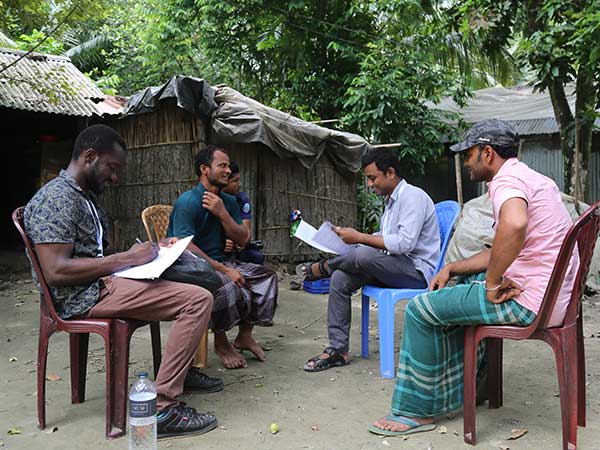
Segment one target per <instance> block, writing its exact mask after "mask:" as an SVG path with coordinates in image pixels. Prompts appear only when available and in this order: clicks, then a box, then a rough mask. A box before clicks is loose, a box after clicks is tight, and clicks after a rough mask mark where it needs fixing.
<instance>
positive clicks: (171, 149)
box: [101, 102, 357, 263]
mask: <svg viewBox="0 0 600 450" xmlns="http://www.w3.org/2000/svg"><path fill="white" fill-rule="evenodd" d="M108 124H109V125H111V126H113V127H114V128H116V129H117V130H118V131H119V133H121V135H122V136H123V138H124V139H125V142H126V143H127V146H128V148H129V152H128V155H127V166H126V167H125V169H124V170H123V173H122V174H120V177H119V178H120V184H119V185H118V186H114V187H110V188H109V189H107V192H106V193H105V194H104V195H103V196H102V197H101V199H102V205H103V207H104V208H105V210H106V211H107V213H108V214H109V216H110V217H111V218H112V219H113V228H114V236H115V238H114V239H115V243H116V246H117V248H118V249H120V250H123V249H126V248H128V247H129V246H131V245H132V243H133V242H135V238H136V237H139V238H141V239H145V238H146V234H145V231H144V228H143V225H142V221H141V212H142V210H143V209H144V208H146V207H147V206H150V205H153V204H159V203H160V204H173V203H174V202H175V200H176V199H177V197H178V196H179V195H180V194H181V193H182V192H184V191H186V190H188V189H191V188H192V187H193V186H194V185H195V184H196V183H197V176H196V174H195V172H194V167H193V166H194V155H195V154H196V152H197V151H198V149H199V148H200V147H201V145H203V144H204V142H205V140H206V132H205V128H204V124H203V123H202V122H201V121H200V119H198V118H197V117H195V116H194V115H192V114H189V113H187V112H185V111H183V110H182V109H180V108H178V107H177V106H176V104H175V103H174V102H164V103H163V104H162V105H161V106H160V108H158V110H156V111H154V112H151V113H148V114H141V115H137V116H131V117H127V118H124V119H120V120H113V121H111V122H109V123H108ZM225 150H226V151H227V152H228V154H229V156H230V158H231V159H232V160H233V161H236V162H237V163H238V165H239V166H240V169H241V175H242V189H243V190H244V191H245V192H246V193H248V195H249V196H250V199H251V201H252V206H253V208H254V212H253V224H252V234H253V236H252V237H253V239H261V240H262V241H263V243H264V244H265V249H264V251H265V254H266V256H267V258H268V259H270V260H277V261H285V262H290V263H291V262H297V261H304V260H307V259H309V258H313V257H315V256H317V252H316V251H315V250H314V249H313V248H312V247H309V246H308V245H306V244H300V241H299V240H297V239H291V238H290V237H289V214H290V211H291V210H292V209H300V210H301V211H302V213H303V216H304V219H305V220H307V221H308V222H309V223H311V224H312V225H314V226H319V225H320V224H321V222H322V221H324V220H329V221H331V222H333V223H336V224H339V225H343V226H356V218H357V206H356V178H355V177H343V176H341V175H340V174H339V173H338V172H337V171H336V170H335V169H334V166H333V164H332V163H331V162H330V161H329V159H328V158H322V159H321V160H320V161H318V162H317V164H316V165H315V167H313V168H312V169H311V170H306V169H305V168H304V167H303V166H302V165H301V164H300V163H299V162H298V161H297V160H295V159H289V160H281V159H279V158H278V157H277V156H276V155H275V154H274V153H273V152H272V151H271V150H270V149H269V148H267V147H266V146H264V145H262V144H235V145H230V146H226V148H225Z"/></svg>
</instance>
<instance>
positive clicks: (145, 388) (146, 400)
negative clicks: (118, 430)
mask: <svg viewBox="0 0 600 450" xmlns="http://www.w3.org/2000/svg"><path fill="white" fill-rule="evenodd" d="M137 376H138V378H137V380H136V381H135V383H133V386H131V389H130V390H129V450H156V387H154V383H153V382H152V381H151V380H149V379H148V372H139V373H138V375H137Z"/></svg>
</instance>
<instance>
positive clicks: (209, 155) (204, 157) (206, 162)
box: [194, 145, 224, 177]
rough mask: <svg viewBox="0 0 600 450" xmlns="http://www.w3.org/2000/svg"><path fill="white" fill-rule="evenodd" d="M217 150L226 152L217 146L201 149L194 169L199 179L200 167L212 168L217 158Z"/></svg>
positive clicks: (197, 154)
mask: <svg viewBox="0 0 600 450" xmlns="http://www.w3.org/2000/svg"><path fill="white" fill-rule="evenodd" d="M217 150H219V151H224V150H223V149H221V148H219V147H217V146H216V145H207V146H206V147H204V148H202V149H200V151H199V152H198V153H196V158H195V160H194V169H195V170H196V175H198V177H200V174H201V173H200V166H209V167H210V165H211V164H212V162H213V159H214V157H215V152H216V151H217Z"/></svg>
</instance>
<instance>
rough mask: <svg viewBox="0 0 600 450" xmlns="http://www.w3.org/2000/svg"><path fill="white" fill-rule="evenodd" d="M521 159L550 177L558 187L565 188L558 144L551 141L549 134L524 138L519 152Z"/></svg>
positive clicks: (562, 163) (562, 164)
mask: <svg viewBox="0 0 600 450" xmlns="http://www.w3.org/2000/svg"><path fill="white" fill-rule="evenodd" d="M519 158H520V159H521V161H523V162H524V163H525V164H527V165H528V166H529V167H531V168H532V169H533V170H536V171H538V172H540V173H542V174H544V175H546V176H547V177H549V178H552V179H553V180H554V181H555V182H556V184H557V185H558V188H559V189H560V190H561V191H563V190H564V188H565V179H564V162H563V158H562V153H561V152H560V146H556V144H554V143H553V140H552V137H551V136H547V137H546V136H545V137H540V138H534V139H529V138H525V139H524V143H523V147H522V148H521V154H520V155H519Z"/></svg>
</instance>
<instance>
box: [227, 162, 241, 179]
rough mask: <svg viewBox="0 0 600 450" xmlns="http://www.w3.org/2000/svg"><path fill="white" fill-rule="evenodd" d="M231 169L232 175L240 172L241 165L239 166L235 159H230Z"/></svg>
mask: <svg viewBox="0 0 600 450" xmlns="http://www.w3.org/2000/svg"><path fill="white" fill-rule="evenodd" d="M229 170H231V175H229V176H230V177H232V176H234V175H236V174H238V173H240V166H238V164H237V163H236V162H235V161H230V162H229Z"/></svg>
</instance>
